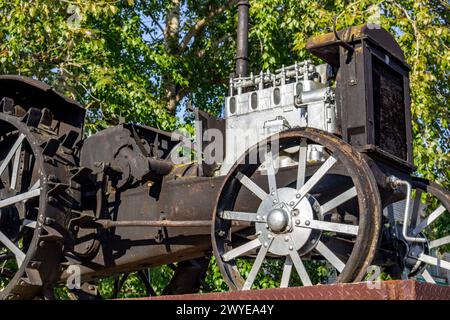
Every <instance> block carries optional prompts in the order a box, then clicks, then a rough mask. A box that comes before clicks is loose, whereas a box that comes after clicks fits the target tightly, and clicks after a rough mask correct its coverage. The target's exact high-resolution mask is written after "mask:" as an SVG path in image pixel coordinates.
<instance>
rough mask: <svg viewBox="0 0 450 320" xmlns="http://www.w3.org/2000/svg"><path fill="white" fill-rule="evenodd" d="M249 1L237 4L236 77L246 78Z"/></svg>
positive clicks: (242, 0) (243, 0) (245, 0)
mask: <svg viewBox="0 0 450 320" xmlns="http://www.w3.org/2000/svg"><path fill="white" fill-rule="evenodd" d="M249 8H250V2H249V0H241V1H239V2H238V3H237V10H238V27H237V41H236V75H237V76H240V77H246V76H248V63H249V58H248V10H249Z"/></svg>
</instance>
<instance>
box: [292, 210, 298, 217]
mask: <svg viewBox="0 0 450 320" xmlns="http://www.w3.org/2000/svg"><path fill="white" fill-rule="evenodd" d="M291 213H292V215H294V216H298V215H299V214H300V211H299V210H298V209H294V210H292V211H291Z"/></svg>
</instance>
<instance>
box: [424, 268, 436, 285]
mask: <svg viewBox="0 0 450 320" xmlns="http://www.w3.org/2000/svg"><path fill="white" fill-rule="evenodd" d="M422 277H423V278H424V279H425V281H426V282H428V283H433V284H436V281H434V279H433V277H432V276H431V274H430V273H429V272H428V270H427V269H425V270H424V271H423V272H422Z"/></svg>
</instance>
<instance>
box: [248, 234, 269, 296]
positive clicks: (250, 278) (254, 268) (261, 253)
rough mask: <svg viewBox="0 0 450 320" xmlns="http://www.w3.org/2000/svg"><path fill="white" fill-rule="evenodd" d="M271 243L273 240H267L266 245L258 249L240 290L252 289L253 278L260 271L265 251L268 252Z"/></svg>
mask: <svg viewBox="0 0 450 320" xmlns="http://www.w3.org/2000/svg"><path fill="white" fill-rule="evenodd" d="M272 241H273V238H272V239H270V240H269V242H268V243H267V245H266V244H265V245H264V246H262V247H261V249H259V252H258V255H257V256H256V259H255V262H254V263H253V266H252V269H251V270H250V273H249V274H248V277H247V280H245V283H244V286H243V287H242V290H250V289H251V288H252V285H253V282H254V281H255V278H256V276H257V275H258V272H259V269H261V266H262V263H263V262H264V258H265V257H266V254H267V251H268V250H269V247H270V245H271V244H272Z"/></svg>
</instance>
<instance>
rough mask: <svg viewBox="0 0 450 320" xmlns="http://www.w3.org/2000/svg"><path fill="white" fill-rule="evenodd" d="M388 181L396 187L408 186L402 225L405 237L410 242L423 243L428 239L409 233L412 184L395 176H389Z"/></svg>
mask: <svg viewBox="0 0 450 320" xmlns="http://www.w3.org/2000/svg"><path fill="white" fill-rule="evenodd" d="M387 182H388V184H390V185H391V186H392V187H393V188H394V189H395V188H398V187H399V186H402V185H403V186H405V187H406V200H405V202H406V203H405V213H404V214H403V226H402V235H403V238H405V240H406V241H409V242H422V243H424V242H426V241H427V240H426V239H424V238H416V237H410V236H409V235H408V222H409V217H410V216H411V192H412V186H411V184H410V183H409V182H408V181H406V180H401V179H399V178H397V177H394V176H389V177H388V180H387Z"/></svg>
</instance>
